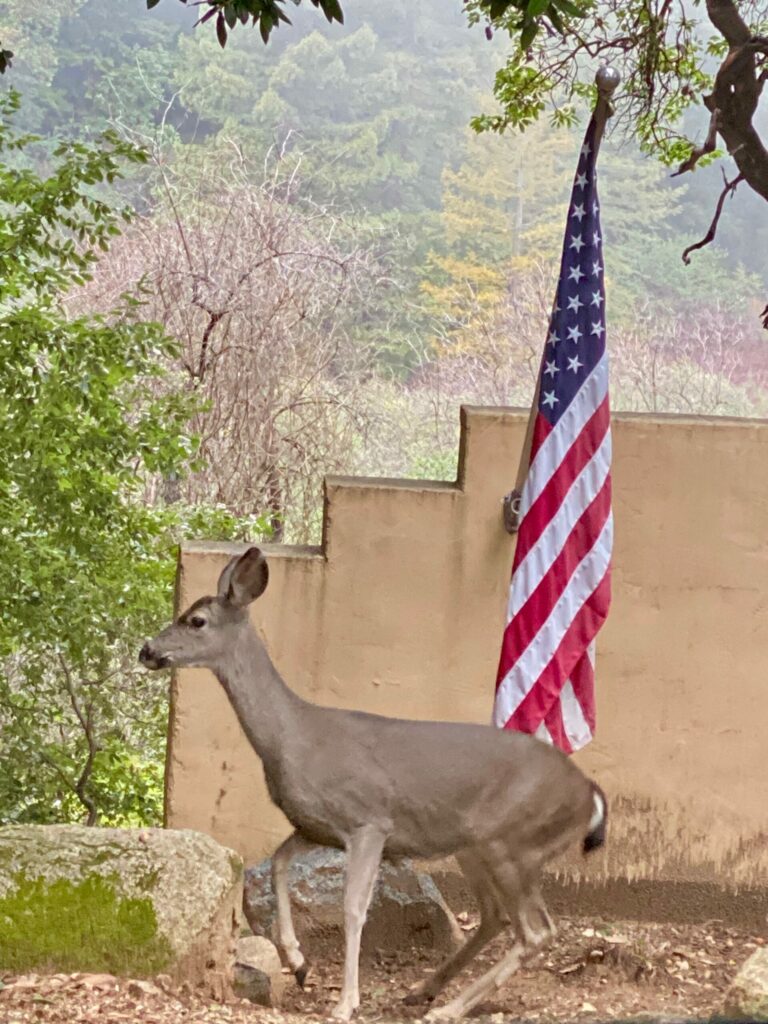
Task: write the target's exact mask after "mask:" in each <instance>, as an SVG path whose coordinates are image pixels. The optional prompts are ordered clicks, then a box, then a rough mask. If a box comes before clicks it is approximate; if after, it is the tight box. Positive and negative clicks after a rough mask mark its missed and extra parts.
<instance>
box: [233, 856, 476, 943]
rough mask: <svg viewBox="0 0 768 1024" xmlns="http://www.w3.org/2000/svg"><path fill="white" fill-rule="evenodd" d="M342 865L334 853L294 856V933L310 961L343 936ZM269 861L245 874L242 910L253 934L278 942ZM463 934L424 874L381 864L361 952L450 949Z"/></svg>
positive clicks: (407, 864)
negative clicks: (417, 948)
mask: <svg viewBox="0 0 768 1024" xmlns="http://www.w3.org/2000/svg"><path fill="white" fill-rule="evenodd" d="M344 863H345V856H344V854H343V853H341V852H339V851H338V850H330V849H325V848H323V847H317V848H315V849H312V850H310V851H308V852H307V853H304V854H301V855H300V856H298V857H296V858H295V859H294V860H293V861H292V863H291V868H290V873H289V891H290V894H291V908H292V910H293V920H294V926H295V928H296V935H297V937H298V939H299V942H300V943H301V945H302V947H303V948H304V951H305V952H306V953H307V955H308V956H310V957H312V955H313V954H317V953H319V952H322V951H324V950H326V949H327V947H328V945H329V943H330V944H332V945H339V946H340V945H341V944H342V943H343V937H344V895H343V892H344ZM271 868H272V864H271V861H270V860H266V861H262V863H261V864H258V865H256V866H255V867H250V868H248V869H247V870H246V872H245V888H244V894H243V912H244V914H245V917H246V919H247V921H248V924H249V925H250V926H251V930H252V931H253V932H255V933H256V934H260V935H265V936H267V937H269V938H271V939H273V940H276V938H277V932H276V914H275V898H274V895H273V892H272V881H271V876H270V873H271ZM461 941H462V932H461V929H460V928H459V926H458V924H457V922H456V919H455V918H454V916H453V914H452V913H451V911H450V910H449V909H448V907H447V905H446V903H445V901H444V900H443V898H442V896H441V895H440V892H439V890H438V888H437V886H436V885H435V883H434V882H433V881H432V879H431V878H430V876H429V875H427V874H425V873H424V872H420V871H415V870H414V868H413V867H412V866H411V864H410V862H408V861H405V860H403V861H400V862H399V863H398V864H397V865H395V864H392V863H388V862H386V861H385V862H384V863H383V864H382V865H381V870H380V872H379V878H378V881H377V883H376V888H375V890H374V894H373V899H372V900H371V906H370V909H369V911H368V919H367V921H366V923H365V928H364V929H363V937H362V951H363V953H364V954H365V953H371V952H373V951H374V950H377V949H378V950H384V951H388V952H391V951H394V950H398V949H410V948H412V947H414V946H416V947H421V948H425V949H436V950H444V951H451V950H453V949H455V948H456V946H457V945H459V944H460V943H461Z"/></svg>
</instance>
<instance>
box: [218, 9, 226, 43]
mask: <svg viewBox="0 0 768 1024" xmlns="http://www.w3.org/2000/svg"><path fill="white" fill-rule="evenodd" d="M216 37H217V39H218V40H219V46H221V48H222V49H223V48H224V47H225V46H226V45H227V23H226V21H225V20H224V15H223V14H222V13H221V11H219V15H218V17H217V18H216Z"/></svg>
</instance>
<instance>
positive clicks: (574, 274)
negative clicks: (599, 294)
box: [568, 264, 585, 284]
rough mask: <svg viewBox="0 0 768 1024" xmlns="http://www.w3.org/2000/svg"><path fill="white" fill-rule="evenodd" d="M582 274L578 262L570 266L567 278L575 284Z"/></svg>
mask: <svg viewBox="0 0 768 1024" xmlns="http://www.w3.org/2000/svg"><path fill="white" fill-rule="evenodd" d="M584 276H585V275H584V271H583V270H582V269H581V267H580V266H579V265H578V264H577V265H576V266H573V267H571V269H570V270H569V271H568V280H569V281H575V282H576V284H578V283H579V281H580V280H581V279H582V277H584Z"/></svg>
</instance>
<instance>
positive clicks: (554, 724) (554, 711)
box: [534, 698, 573, 754]
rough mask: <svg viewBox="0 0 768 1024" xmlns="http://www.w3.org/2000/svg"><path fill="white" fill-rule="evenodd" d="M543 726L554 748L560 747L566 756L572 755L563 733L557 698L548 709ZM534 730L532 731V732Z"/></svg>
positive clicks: (568, 741)
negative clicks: (547, 731)
mask: <svg viewBox="0 0 768 1024" xmlns="http://www.w3.org/2000/svg"><path fill="white" fill-rule="evenodd" d="M544 724H545V725H546V727H547V729H548V730H549V735H550V736H551V737H552V742H553V743H554V744H555V746H557V747H560V749H561V750H564V751H565V753H566V754H572V753H573V748H572V747H571V741H570V740H569V739H568V736H567V734H566V732H565V725H564V723H563V705H562V704H561V703H560V699H559V698H558V699H557V700H556V701H555V702H554V703H553V704H552V707H551V708H550V709H549V711H548V713H547V717H546V718H545V719H544ZM536 729H538V725H537V726H536ZM535 731H536V730H535V729H534V732H535Z"/></svg>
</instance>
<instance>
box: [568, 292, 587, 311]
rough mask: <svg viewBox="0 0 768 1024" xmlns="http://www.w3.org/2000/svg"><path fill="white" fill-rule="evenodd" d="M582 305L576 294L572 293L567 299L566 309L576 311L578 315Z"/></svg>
mask: <svg viewBox="0 0 768 1024" xmlns="http://www.w3.org/2000/svg"><path fill="white" fill-rule="evenodd" d="M583 305H584V303H583V302H582V301H581V299H580V298H579V296H578V295H572V296H571V297H570V299H568V310H569V311H572V312H574V313H576V315H578V312H579V310H580V309H581V307H582V306H583Z"/></svg>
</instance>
